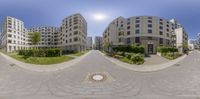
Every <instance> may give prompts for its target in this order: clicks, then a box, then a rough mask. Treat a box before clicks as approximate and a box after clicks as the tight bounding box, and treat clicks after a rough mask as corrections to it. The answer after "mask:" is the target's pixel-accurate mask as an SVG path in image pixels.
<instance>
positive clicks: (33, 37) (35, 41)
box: [30, 32, 41, 57]
mask: <svg viewBox="0 0 200 99" xmlns="http://www.w3.org/2000/svg"><path fill="white" fill-rule="evenodd" d="M30 39H31V43H32V44H33V45H34V47H35V48H37V47H36V45H37V44H38V43H39V42H40V39H41V33H40V32H34V33H30ZM33 53H34V57H35V56H36V53H37V51H36V50H33Z"/></svg>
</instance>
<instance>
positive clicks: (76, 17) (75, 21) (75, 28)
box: [58, 14, 87, 51]
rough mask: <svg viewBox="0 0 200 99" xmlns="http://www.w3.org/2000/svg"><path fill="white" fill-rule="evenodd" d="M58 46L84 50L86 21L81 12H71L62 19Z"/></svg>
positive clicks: (66, 48) (65, 48)
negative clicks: (71, 13)
mask: <svg viewBox="0 0 200 99" xmlns="http://www.w3.org/2000/svg"><path fill="white" fill-rule="evenodd" d="M58 37H59V40H60V41H59V47H61V48H62V49H63V50H73V51H84V50H86V48H87V47H86V41H87V22H86V20H85V19H84V17H83V16H82V15H81V14H73V15H71V16H68V17H66V18H65V19H63V20H62V25H61V27H60V33H59V36H58Z"/></svg>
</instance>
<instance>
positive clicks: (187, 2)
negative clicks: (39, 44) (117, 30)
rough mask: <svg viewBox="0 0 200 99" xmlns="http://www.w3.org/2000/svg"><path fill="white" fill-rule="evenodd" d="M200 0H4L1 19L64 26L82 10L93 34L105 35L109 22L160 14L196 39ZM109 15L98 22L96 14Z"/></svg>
mask: <svg viewBox="0 0 200 99" xmlns="http://www.w3.org/2000/svg"><path fill="white" fill-rule="evenodd" d="M199 9H200V0H0V20H1V21H0V22H2V20H3V18H4V17H5V16H13V17H16V18H19V19H21V20H23V21H24V22H25V25H26V27H32V26H57V27H58V26H60V24H61V20H62V19H63V18H64V17H66V16H69V15H71V14H74V13H81V14H82V15H83V16H84V17H85V19H86V20H87V23H88V35H89V36H93V37H94V36H95V35H97V36H101V35H102V33H103V31H104V30H105V28H106V27H107V26H108V24H109V23H110V22H111V21H112V20H113V19H115V18H117V17H119V16H123V17H125V18H127V17H131V16H142V15H149V16H160V17H163V18H166V19H172V18H175V19H176V20H178V21H179V23H181V24H182V25H183V26H184V27H185V29H186V31H187V32H188V34H189V37H190V38H195V37H196V33H198V32H200V29H199V28H200V19H199V18H200V11H199ZM96 13H101V14H104V15H106V16H107V17H106V18H105V19H104V20H101V21H97V20H95V19H94V17H93V15H95V14H96Z"/></svg>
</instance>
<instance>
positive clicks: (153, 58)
mask: <svg viewBox="0 0 200 99" xmlns="http://www.w3.org/2000/svg"><path fill="white" fill-rule="evenodd" d="M144 60H145V62H144V64H142V65H149V66H150V65H157V64H162V63H166V62H169V61H170V60H168V59H166V58H164V57H162V56H158V55H150V56H149V57H145V58H144Z"/></svg>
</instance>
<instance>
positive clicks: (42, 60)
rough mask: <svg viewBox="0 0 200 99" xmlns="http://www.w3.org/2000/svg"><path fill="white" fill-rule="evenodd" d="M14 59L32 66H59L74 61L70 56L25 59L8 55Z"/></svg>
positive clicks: (13, 54)
mask: <svg viewBox="0 0 200 99" xmlns="http://www.w3.org/2000/svg"><path fill="white" fill-rule="evenodd" d="M8 55H9V56H11V57H12V58H15V59H17V60H19V61H22V62H25V63H31V64H38V65H49V64H57V63H62V62H66V61H69V60H72V59H73V58H72V57H69V56H60V57H25V56H21V55H18V54H16V53H12V54H8Z"/></svg>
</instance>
